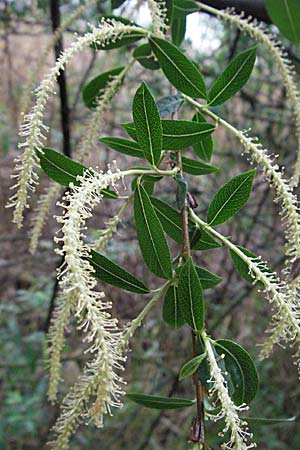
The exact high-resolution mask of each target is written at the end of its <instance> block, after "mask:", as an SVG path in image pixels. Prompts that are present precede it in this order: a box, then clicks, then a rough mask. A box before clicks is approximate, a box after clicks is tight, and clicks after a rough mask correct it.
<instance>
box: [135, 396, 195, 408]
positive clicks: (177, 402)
mask: <svg viewBox="0 0 300 450" xmlns="http://www.w3.org/2000/svg"><path fill="white" fill-rule="evenodd" d="M126 396H127V397H128V398H129V399H130V400H132V401H133V402H135V403H137V404H139V405H142V406H145V407H146V408H153V409H179V408H188V407H189V406H193V404H194V401H193V400H188V399H185V398H176V397H158V396H156V395H147V394H140V393H138V392H129V393H128V394H126Z"/></svg>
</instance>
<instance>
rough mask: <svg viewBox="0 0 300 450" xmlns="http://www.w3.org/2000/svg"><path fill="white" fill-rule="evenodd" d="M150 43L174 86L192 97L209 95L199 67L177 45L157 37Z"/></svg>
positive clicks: (151, 39)
mask: <svg viewBox="0 0 300 450" xmlns="http://www.w3.org/2000/svg"><path fill="white" fill-rule="evenodd" d="M150 45H151V47H152V50H153V53H154V54H155V56H156V58H157V59H158V62H159V65H160V67H161V69H162V71H163V72H164V74H165V76H166V77H167V78H168V80H169V81H170V83H172V84H173V86H175V87H176V88H177V89H178V90H179V91H180V92H183V93H184V94H187V95H190V96H191V97H197V98H198V97H200V98H206V97H207V94H206V87H205V83H204V80H203V77H202V75H201V73H200V71H199V69H198V67H197V66H196V65H195V64H194V63H193V62H192V61H190V60H189V59H188V58H187V57H186V56H185V55H184V54H183V53H182V52H181V51H180V50H179V49H178V48H177V47H176V46H175V45H173V44H170V42H167V41H165V40H163V39H160V38H155V37H151V38H150Z"/></svg>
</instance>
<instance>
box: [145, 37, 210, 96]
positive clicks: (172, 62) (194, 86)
mask: <svg viewBox="0 0 300 450" xmlns="http://www.w3.org/2000/svg"><path fill="white" fill-rule="evenodd" d="M151 41H152V42H153V43H154V44H155V45H156V46H157V47H158V48H159V49H160V51H161V52H162V53H163V54H164V55H165V57H166V58H167V59H168V60H169V61H170V62H171V64H172V65H173V66H174V67H176V68H177V70H178V71H179V72H180V73H181V75H182V76H183V77H184V78H185V79H186V81H187V82H188V83H189V84H190V85H191V86H193V88H195V89H196V91H197V92H199V93H200V96H204V98H205V97H206V95H205V94H204V93H203V92H202V91H201V90H200V88H199V87H197V86H196V85H195V84H194V83H193V82H191V80H190V79H189V78H187V77H186V75H185V73H184V72H182V70H181V69H180V68H179V67H178V66H177V65H176V64H175V63H174V61H172V59H171V58H169V56H168V55H167V53H165V52H164V51H163V49H162V48H161V47H160V46H159V45H158V44H157V42H155V41H153V39H151ZM183 56H184V55H183ZM195 69H196V67H195ZM199 74H200V72H199Z"/></svg>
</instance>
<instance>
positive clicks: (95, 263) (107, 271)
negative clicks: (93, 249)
mask: <svg viewBox="0 0 300 450" xmlns="http://www.w3.org/2000/svg"><path fill="white" fill-rule="evenodd" d="M90 263H91V264H92V265H93V266H96V267H97V268H99V269H100V270H102V271H103V272H106V273H108V274H110V275H111V276H112V277H113V278H117V279H118V280H120V281H122V282H124V283H125V284H127V285H129V286H133V287H135V288H138V289H140V291H141V292H145V293H148V292H149V290H148V289H144V288H142V287H141V286H139V285H137V284H133V283H132V282H130V281H128V280H126V279H125V278H121V276H120V275H116V274H113V273H112V272H110V271H109V270H108V269H105V268H104V267H103V266H100V265H99V263H97V262H96V261H95V260H93V259H92V258H91V261H90ZM121 270H123V269H121ZM124 272H125V273H128V275H130V274H129V272H126V271H124Z"/></svg>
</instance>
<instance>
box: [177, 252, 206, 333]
mask: <svg viewBox="0 0 300 450" xmlns="http://www.w3.org/2000/svg"><path fill="white" fill-rule="evenodd" d="M178 298H179V306H180V310H181V314H182V316H183V318H184V319H185V322H186V323H187V324H188V325H189V326H190V327H191V328H192V329H193V330H195V331H200V330H201V329H202V328H203V323H204V301H203V293H202V286H201V283H200V280H199V277H198V275H197V271H196V269H195V266H194V264H193V262H192V258H191V257H190V258H188V259H187V261H186V262H185V263H184V265H183V266H182V268H181V270H180V274H179V281H178Z"/></svg>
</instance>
